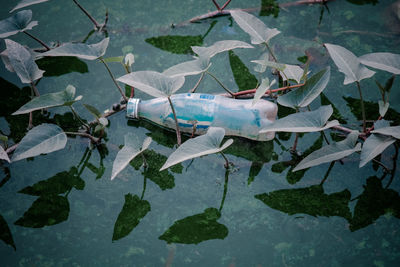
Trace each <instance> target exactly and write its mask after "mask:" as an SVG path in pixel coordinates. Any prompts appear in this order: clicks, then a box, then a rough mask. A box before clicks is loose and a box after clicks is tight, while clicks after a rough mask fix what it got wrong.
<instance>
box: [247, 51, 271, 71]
mask: <svg viewBox="0 0 400 267" xmlns="http://www.w3.org/2000/svg"><path fill="white" fill-rule="evenodd" d="M268 58H269V53H268V52H264V53H263V54H262V55H261V56H260V58H259V59H258V60H252V61H251V62H255V63H258V64H257V65H256V66H255V67H254V71H256V72H259V73H264V72H265V71H266V70H267V66H266V65H263V64H261V63H259V62H264V61H268Z"/></svg>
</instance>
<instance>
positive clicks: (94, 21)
mask: <svg viewBox="0 0 400 267" xmlns="http://www.w3.org/2000/svg"><path fill="white" fill-rule="evenodd" d="M72 1H74V3H75V4H76V5H77V6H78V7H79V9H80V10H82V12H83V13H85V15H86V16H87V17H88V18H89V19H90V21H91V22H92V23H93V24H94V26H95V27H96V29H100V28H101V26H100V24H99V23H98V22H97V21H96V20H95V18H93V17H92V15H90V14H89V12H87V10H86V9H85V8H83V6H81V5H80V4H79V3H78V1H76V0H72Z"/></svg>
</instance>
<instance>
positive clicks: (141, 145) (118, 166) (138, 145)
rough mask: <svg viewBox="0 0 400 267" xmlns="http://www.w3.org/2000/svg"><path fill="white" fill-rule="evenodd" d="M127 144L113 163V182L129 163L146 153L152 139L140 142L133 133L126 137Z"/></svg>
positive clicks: (148, 138)
mask: <svg viewBox="0 0 400 267" xmlns="http://www.w3.org/2000/svg"><path fill="white" fill-rule="evenodd" d="M124 139H125V144H124V147H123V148H122V149H121V150H120V151H118V153H117V156H116V158H115V160H114V163H113V168H112V172H111V180H113V179H114V178H115V177H116V176H117V175H118V173H120V172H121V171H122V170H123V169H124V168H125V167H126V166H128V164H129V162H130V161H131V160H133V159H134V158H135V157H136V156H137V155H139V154H140V153H142V152H143V151H145V150H146V149H147V148H148V147H149V145H150V143H151V137H147V138H146V139H144V141H143V142H140V141H139V139H138V137H137V136H136V135H134V134H133V133H128V134H126V135H125V136H124Z"/></svg>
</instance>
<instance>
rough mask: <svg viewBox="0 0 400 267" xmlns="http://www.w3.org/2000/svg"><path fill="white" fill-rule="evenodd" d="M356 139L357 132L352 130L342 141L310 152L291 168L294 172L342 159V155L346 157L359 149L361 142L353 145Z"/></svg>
mask: <svg viewBox="0 0 400 267" xmlns="http://www.w3.org/2000/svg"><path fill="white" fill-rule="evenodd" d="M357 139H358V132H352V133H350V134H349V135H348V136H347V138H346V139H344V140H343V141H340V142H337V143H333V144H330V145H327V146H324V147H322V148H321V149H319V150H316V151H314V152H312V153H311V154H310V155H308V156H307V157H306V158H304V159H303V160H302V161H301V162H300V163H299V164H298V165H297V166H296V168H294V169H293V171H294V172H295V171H298V170H302V169H306V168H310V167H313V166H317V165H320V164H322V163H326V162H331V161H335V160H338V159H342V158H344V157H347V156H348V155H351V154H352V153H354V152H357V151H360V150H361V144H360V143H358V144H357V145H356V146H355V144H356V142H357Z"/></svg>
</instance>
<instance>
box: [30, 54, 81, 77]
mask: <svg viewBox="0 0 400 267" xmlns="http://www.w3.org/2000/svg"><path fill="white" fill-rule="evenodd" d="M36 64H37V65H38V66H39V68H40V69H42V70H44V71H45V73H44V74H43V76H45V77H50V76H61V75H64V74H68V73H71V72H78V73H87V72H89V68H88V66H87V65H86V63H85V62H83V61H82V60H80V59H79V58H77V57H44V58H41V59H38V60H36Z"/></svg>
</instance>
